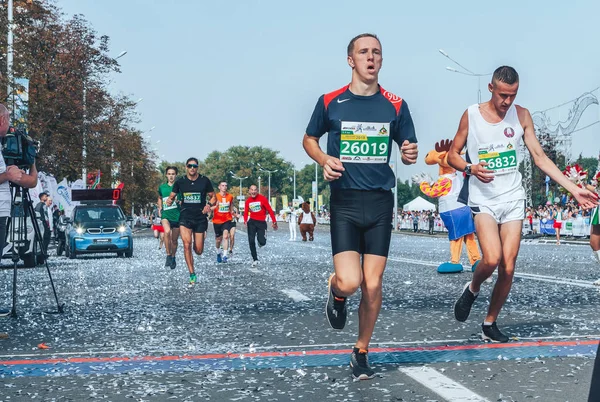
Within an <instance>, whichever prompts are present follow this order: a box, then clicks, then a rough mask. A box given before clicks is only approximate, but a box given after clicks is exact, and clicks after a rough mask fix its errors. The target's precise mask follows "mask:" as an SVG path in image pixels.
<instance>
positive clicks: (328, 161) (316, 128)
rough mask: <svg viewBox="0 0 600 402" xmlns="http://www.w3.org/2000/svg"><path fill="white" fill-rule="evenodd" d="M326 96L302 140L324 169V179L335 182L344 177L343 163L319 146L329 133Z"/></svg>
mask: <svg viewBox="0 0 600 402" xmlns="http://www.w3.org/2000/svg"><path fill="white" fill-rule="evenodd" d="M324 99H325V96H324V95H323V96H321V97H320V98H319V100H318V101H317V104H316V106H315V109H314V111H313V114H312V116H311V117H310V122H309V123H308V127H306V134H304V139H303V140H302V145H303V146H304V150H305V151H306V153H307V154H308V156H310V157H311V158H312V160H314V161H315V162H317V163H318V164H319V165H321V167H322V168H323V178H324V179H325V180H327V181H333V180H336V179H339V178H340V177H342V172H343V171H344V170H345V169H344V165H343V164H342V162H341V161H340V160H339V159H338V158H335V157H333V156H330V155H327V154H326V153H325V152H323V151H322V150H321V147H320V146H319V139H320V138H321V137H322V136H323V134H325V133H326V132H327V131H329V126H328V121H327V120H328V118H327V109H326V108H325V100H324Z"/></svg>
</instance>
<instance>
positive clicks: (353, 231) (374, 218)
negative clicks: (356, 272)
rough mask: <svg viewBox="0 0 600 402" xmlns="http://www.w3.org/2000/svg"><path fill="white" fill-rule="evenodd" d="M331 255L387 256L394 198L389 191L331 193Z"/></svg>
mask: <svg viewBox="0 0 600 402" xmlns="http://www.w3.org/2000/svg"><path fill="white" fill-rule="evenodd" d="M330 208H331V221H330V222H331V249H332V250H331V252H332V254H333V255H336V254H338V253H341V252H343V251H356V252H358V253H359V254H373V255H380V256H383V257H387V256H388V252H389V250H390V240H391V237H392V216H393V209H394V194H393V193H392V192H391V191H384V190H380V191H375V190H368V191H367V190H335V191H333V192H332V193H331V198H330Z"/></svg>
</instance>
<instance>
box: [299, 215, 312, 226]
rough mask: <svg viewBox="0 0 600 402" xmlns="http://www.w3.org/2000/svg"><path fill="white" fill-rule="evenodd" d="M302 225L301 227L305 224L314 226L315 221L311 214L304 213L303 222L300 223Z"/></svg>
mask: <svg viewBox="0 0 600 402" xmlns="http://www.w3.org/2000/svg"><path fill="white" fill-rule="evenodd" d="M300 224H301V225H304V224H309V225H312V224H314V222H313V219H312V215H311V213H310V212H309V213H306V212H302V220H301V221H300Z"/></svg>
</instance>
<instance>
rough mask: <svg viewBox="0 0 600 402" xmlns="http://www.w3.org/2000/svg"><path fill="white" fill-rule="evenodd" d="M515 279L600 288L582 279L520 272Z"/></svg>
mask: <svg viewBox="0 0 600 402" xmlns="http://www.w3.org/2000/svg"><path fill="white" fill-rule="evenodd" d="M515 277H517V278H525V279H532V280H535V281H540V282H549V283H558V284H560V285H571V286H579V287H582V288H592V289H597V288H598V287H597V286H596V285H594V283H593V282H588V281H582V280H580V279H570V278H557V277H556V276H548V275H538V274H528V273H525V272H519V273H516V272H515Z"/></svg>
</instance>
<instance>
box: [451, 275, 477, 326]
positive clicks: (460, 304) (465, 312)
mask: <svg viewBox="0 0 600 402" xmlns="http://www.w3.org/2000/svg"><path fill="white" fill-rule="evenodd" d="M470 284H471V282H467V284H466V285H465V287H464V289H463V292H462V294H461V295H460V297H459V298H458V300H457V301H456V303H455V304H454V318H456V319H457V320H458V321H461V322H464V321H467V318H469V313H470V312H471V306H473V302H474V301H475V299H477V296H475V295H474V294H473V293H472V292H471V290H470V289H469V285H470Z"/></svg>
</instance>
